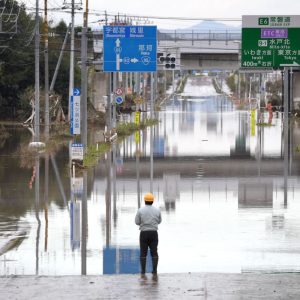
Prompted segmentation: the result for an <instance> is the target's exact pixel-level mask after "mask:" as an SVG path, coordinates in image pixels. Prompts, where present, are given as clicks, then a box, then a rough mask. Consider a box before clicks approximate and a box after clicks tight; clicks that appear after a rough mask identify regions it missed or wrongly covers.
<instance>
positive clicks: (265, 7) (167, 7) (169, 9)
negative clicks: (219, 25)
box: [23, 0, 300, 29]
mask: <svg viewBox="0 0 300 300" xmlns="http://www.w3.org/2000/svg"><path fill="white" fill-rule="evenodd" d="M65 1H66V2H67V3H71V0H65ZM80 1H81V0H75V3H79V2H80ZM23 2H24V3H25V4H26V6H27V7H31V8H34V7H35V3H36V1H35V0H23ZM82 2H83V7H85V3H86V0H82ZM39 3H40V4H39V5H40V8H43V7H44V1H42V0H39ZM63 3H64V0H48V7H49V9H51V8H56V9H58V10H59V11H55V12H54V11H51V10H50V11H49V19H52V20H53V21H54V23H57V22H58V21H59V20H60V19H64V20H65V21H66V22H67V23H68V22H69V20H70V18H71V17H70V13H67V11H65V12H64V13H61V11H62V10H61V7H62V6H63ZM88 6H89V26H92V27H95V26H100V25H103V23H104V21H103V20H104V11H107V13H108V14H109V15H111V14H118V13H120V14H126V15H137V16H146V17H147V16H149V17H151V16H156V17H157V16H158V17H165V18H168V17H179V18H187V19H189V18H196V19H199V20H190V21H188V20H173V19H164V20H159V19H152V18H148V19H147V18H144V19H143V18H142V20H134V24H135V23H136V22H138V24H142V25H144V24H152V25H157V26H158V27H159V28H166V29H176V28H185V27H190V26H192V25H194V24H196V23H199V22H201V19H204V18H214V19H215V18H217V19H241V17H242V15H262V14H265V15H297V14H300V1H299V0H284V1H283V0H184V1H179V0H160V1H154V0H152V1H150V0H127V1H124V0H110V1H101V0H88ZM99 20H100V21H99ZM101 20H102V21H101ZM220 21H221V20H220ZM222 22H223V23H226V24H230V25H233V26H239V25H240V23H238V22H237V21H230V22H225V21H222ZM75 23H76V25H82V23H83V17H82V13H78V14H77V16H76V18H75Z"/></svg>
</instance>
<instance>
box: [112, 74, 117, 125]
mask: <svg viewBox="0 0 300 300" xmlns="http://www.w3.org/2000/svg"><path fill="white" fill-rule="evenodd" d="M113 74H114V75H113V90H114V91H115V90H116V87H117V73H116V72H114V73H113ZM112 103H113V128H115V127H116V101H115V95H114V99H113V102H112Z"/></svg>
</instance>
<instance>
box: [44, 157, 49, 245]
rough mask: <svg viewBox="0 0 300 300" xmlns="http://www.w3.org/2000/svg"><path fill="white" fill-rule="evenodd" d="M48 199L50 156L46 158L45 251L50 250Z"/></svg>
mask: <svg viewBox="0 0 300 300" xmlns="http://www.w3.org/2000/svg"><path fill="white" fill-rule="evenodd" d="M48 198H49V154H46V156H45V192H44V207H45V246H44V248H45V251H47V249H48Z"/></svg>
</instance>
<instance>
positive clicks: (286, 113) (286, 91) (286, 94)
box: [283, 67, 289, 207]
mask: <svg viewBox="0 0 300 300" xmlns="http://www.w3.org/2000/svg"><path fill="white" fill-rule="evenodd" d="M283 109H284V112H283V135H284V206H285V207H286V206H287V187H288V185H287V177H288V153H289V152H288V151H289V150H288V142H289V139H288V134H289V133H288V131H289V68H288V67H284V104H283Z"/></svg>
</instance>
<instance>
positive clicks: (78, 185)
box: [71, 177, 83, 197]
mask: <svg viewBox="0 0 300 300" xmlns="http://www.w3.org/2000/svg"><path fill="white" fill-rule="evenodd" d="M71 184H72V186H71V191H72V193H73V195H76V196H78V197H81V196H82V192H83V177H72V178H71Z"/></svg>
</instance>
